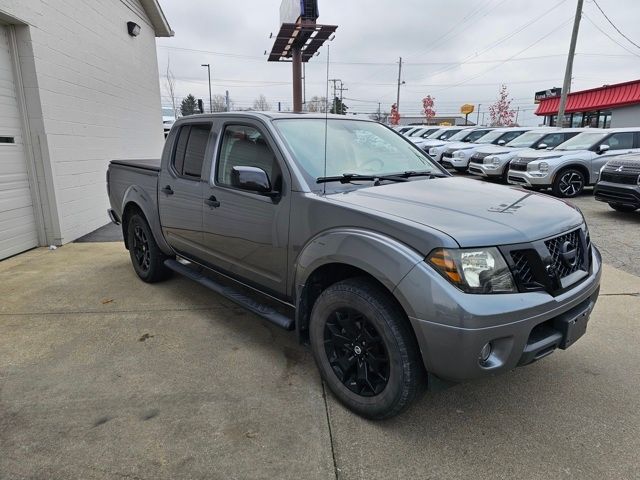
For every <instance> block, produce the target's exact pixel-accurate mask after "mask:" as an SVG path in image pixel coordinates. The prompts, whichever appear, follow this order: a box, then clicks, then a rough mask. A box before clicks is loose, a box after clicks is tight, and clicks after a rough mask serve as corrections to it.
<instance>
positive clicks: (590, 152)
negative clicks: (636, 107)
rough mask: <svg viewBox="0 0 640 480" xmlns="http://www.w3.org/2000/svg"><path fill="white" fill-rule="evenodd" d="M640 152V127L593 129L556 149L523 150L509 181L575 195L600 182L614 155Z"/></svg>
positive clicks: (510, 167)
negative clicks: (601, 172) (599, 179)
mask: <svg viewBox="0 0 640 480" xmlns="http://www.w3.org/2000/svg"><path fill="white" fill-rule="evenodd" d="M634 152H640V127H630V128H609V129H606V130H602V129H599V128H598V129H595V128H591V129H588V130H587V131H585V132H582V133H580V134H578V135H576V136H575V137H573V138H572V139H570V140H567V141H566V142H564V143H561V144H560V145H558V146H557V147H556V148H554V149H553V150H544V151H539V150H533V151H531V152H526V154H525V152H521V153H520V154H519V155H518V156H516V157H515V158H514V159H513V160H511V163H510V164H509V173H508V174H507V180H508V182H509V183H511V184H513V185H522V186H525V187H530V188H533V189H535V190H540V189H543V188H549V187H551V189H552V192H553V194H554V195H556V196H558V197H567V198H572V197H576V196H578V195H580V193H582V190H584V187H585V186H587V185H594V184H595V183H596V182H597V181H598V176H599V174H600V169H601V168H602V167H603V166H604V164H605V163H607V162H608V161H609V160H611V158H612V157H616V156H618V155H622V154H624V153H634Z"/></svg>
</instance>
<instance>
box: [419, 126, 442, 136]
mask: <svg viewBox="0 0 640 480" xmlns="http://www.w3.org/2000/svg"><path fill="white" fill-rule="evenodd" d="M436 130H438V129H437V128H430V129H429V130H426V131H424V132H422V133H421V134H420V136H421V137H422V138H428V137H430V136H431V134H432V133H433V132H435V131H436Z"/></svg>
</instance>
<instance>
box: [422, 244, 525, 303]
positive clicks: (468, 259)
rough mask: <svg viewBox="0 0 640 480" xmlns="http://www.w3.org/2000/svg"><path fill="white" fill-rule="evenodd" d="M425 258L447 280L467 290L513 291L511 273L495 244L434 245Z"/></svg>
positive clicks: (514, 288) (477, 291)
mask: <svg viewBox="0 0 640 480" xmlns="http://www.w3.org/2000/svg"><path fill="white" fill-rule="evenodd" d="M427 261H428V262H429V264H430V265H431V266H433V267H434V268H435V269H436V270H437V271H438V273H440V274H441V275H442V276H443V277H444V278H446V279H447V280H448V281H449V282H451V283H453V284H454V285H455V286H456V287H458V288H459V289H460V290H462V291H463V292H466V293H515V292H517V291H518V290H517V288H516V286H515V282H514V280H513V275H511V271H510V270H509V267H508V266H507V264H506V262H505V261H504V258H503V257H502V254H501V253H500V252H499V251H498V249H497V248H495V247H490V248H470V249H448V248H436V249H435V250H434V251H433V252H431V253H430V254H429V256H428V257H427Z"/></svg>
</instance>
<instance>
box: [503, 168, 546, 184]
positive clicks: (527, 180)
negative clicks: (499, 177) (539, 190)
mask: <svg viewBox="0 0 640 480" xmlns="http://www.w3.org/2000/svg"><path fill="white" fill-rule="evenodd" d="M552 178H553V172H551V171H549V172H547V174H546V175H545V176H543V177H541V176H536V175H532V174H531V173H530V172H528V171H527V172H523V171H519V170H511V169H509V173H508V174H507V182H509V183H510V184H512V185H524V186H526V187H549V186H551V183H552Z"/></svg>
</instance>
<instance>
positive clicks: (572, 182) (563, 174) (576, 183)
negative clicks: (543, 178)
mask: <svg viewBox="0 0 640 480" xmlns="http://www.w3.org/2000/svg"><path fill="white" fill-rule="evenodd" d="M585 185H586V179H585V178H584V173H582V172H581V171H580V170H577V169H575V168H567V169H565V170H561V171H560V172H559V173H558V174H557V175H556V178H555V179H554V180H553V186H552V192H553V194H554V195H555V196H556V197H561V198H575V197H577V196H578V195H580V194H581V193H582V191H583V190H584V187H585Z"/></svg>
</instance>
